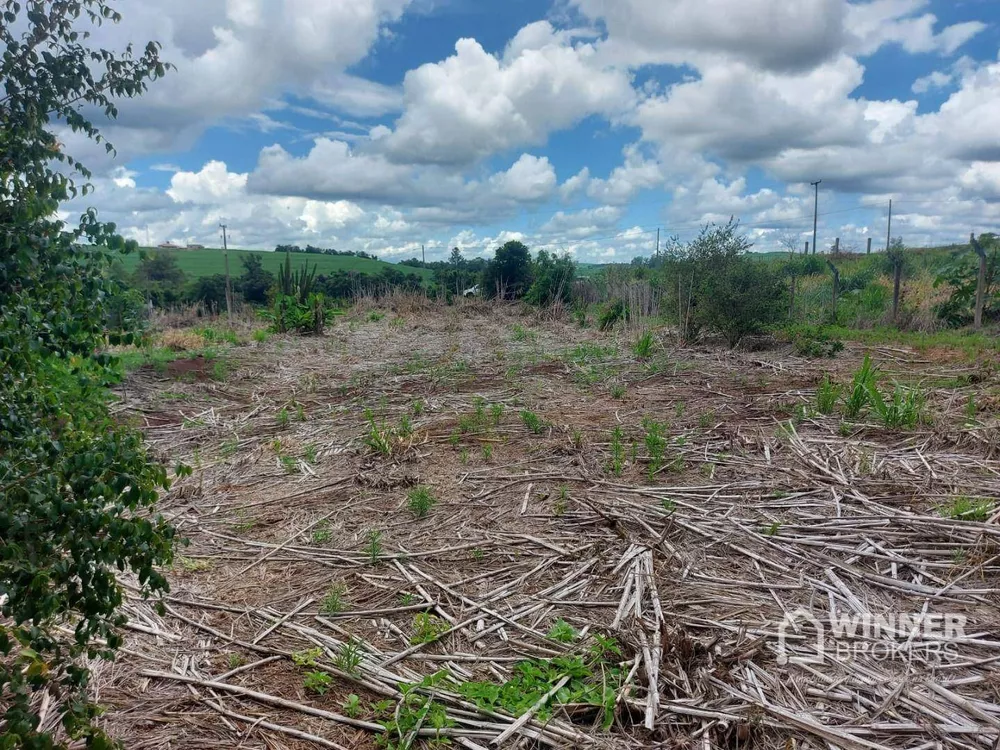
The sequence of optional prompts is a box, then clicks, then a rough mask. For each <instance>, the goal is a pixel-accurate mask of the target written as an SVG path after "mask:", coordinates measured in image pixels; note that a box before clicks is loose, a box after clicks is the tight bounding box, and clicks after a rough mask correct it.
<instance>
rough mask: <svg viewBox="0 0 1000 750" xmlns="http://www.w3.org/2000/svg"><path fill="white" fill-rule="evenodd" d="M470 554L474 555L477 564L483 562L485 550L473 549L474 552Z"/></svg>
mask: <svg viewBox="0 0 1000 750" xmlns="http://www.w3.org/2000/svg"><path fill="white" fill-rule="evenodd" d="M469 554H470V555H472V559H473V560H475V561H476V562H479V561H480V560H482V559H483V556H484V553H483V550H482V549H481V548H480V547H473V549H472V551H471V552H470V553H469Z"/></svg>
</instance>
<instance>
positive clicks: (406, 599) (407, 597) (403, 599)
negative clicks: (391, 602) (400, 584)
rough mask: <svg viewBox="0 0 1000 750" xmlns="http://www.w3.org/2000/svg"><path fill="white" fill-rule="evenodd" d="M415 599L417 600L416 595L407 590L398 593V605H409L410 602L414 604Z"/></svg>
mask: <svg viewBox="0 0 1000 750" xmlns="http://www.w3.org/2000/svg"><path fill="white" fill-rule="evenodd" d="M416 601H417V597H416V596H414V595H413V594H412V593H410V592H409V591H403V592H402V593H400V595H399V604H400V606H403V607H409V606H410V605H411V604H414V603H415V602H416Z"/></svg>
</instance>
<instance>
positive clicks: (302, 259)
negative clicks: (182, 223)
mask: <svg viewBox="0 0 1000 750" xmlns="http://www.w3.org/2000/svg"><path fill="white" fill-rule="evenodd" d="M143 249H144V250H145V251H146V252H150V253H171V254H173V255H174V257H176V258H177V265H178V266H180V268H181V270H182V271H184V273H185V275H186V276H187V277H188V278H189V279H197V278H200V277H202V276H212V275H213V274H217V273H225V272H226V267H225V262H224V260H223V257H222V250H221V249H213V248H207V249H205V250H159V249H157V248H143ZM248 255H255V256H257V257H259V258H260V259H261V260H262V261H263V265H264V269H265V270H267V271H271V272H272V273H275V274H276V273H277V272H278V268H279V267H280V266H281V265H282V264H283V263H284V262H285V254H284V253H275V252H267V251H263V250H230V251H229V273H230V274H231V275H232V276H239V275H240V274H242V273H243V264H242V262H241V258H243V257H245V256H248ZM122 262H123V264H124V266H125V269H126V270H127V271H128V272H129V273H131V272H132V271H134V270H135V267H136V266H137V265H138V264H139V256H138V255H136V254H133V255H127V256H125V258H124V259H123V260H122ZM304 265H308V266H309V268H312V267H313V266H315V267H316V268H317V273H319V274H327V275H329V274H332V273H334V272H336V271H355V272H358V273H367V274H372V275H377V274H379V273H380V272H381V271H382V269H383V268H392V269H394V270H396V271H401V272H402V273H415V274H416V275H417V276H419V277H420V278H421V279H423V280H424V281H425V282H426V281H429V280H430V279H431V276H432V272H431V271H430V270H428V269H426V268H411V267H410V266H401V265H398V264H396V263H386V262H385V261H381V260H371V259H369V258H355V257H353V256H350V255H314V254H310V253H292V268H293V269H296V268H301V267H302V266H304Z"/></svg>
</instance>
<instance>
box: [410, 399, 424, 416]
mask: <svg viewBox="0 0 1000 750" xmlns="http://www.w3.org/2000/svg"><path fill="white" fill-rule="evenodd" d="M425 408H426V406H425V405H424V402H423V401H421V400H420V399H417V400H416V401H414V402H413V403H412V404H411V405H410V411H412V412H413V416H415V417H419V416H420V415H421V414H423V413H424V409H425Z"/></svg>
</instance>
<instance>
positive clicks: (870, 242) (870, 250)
mask: <svg viewBox="0 0 1000 750" xmlns="http://www.w3.org/2000/svg"><path fill="white" fill-rule="evenodd" d="M867 254H868V255H871V254H872V238H871V237H869V238H868V253H867Z"/></svg>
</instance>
